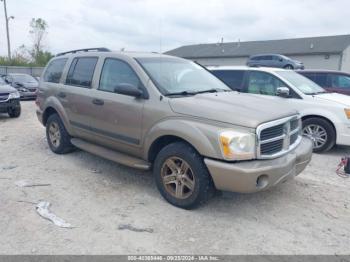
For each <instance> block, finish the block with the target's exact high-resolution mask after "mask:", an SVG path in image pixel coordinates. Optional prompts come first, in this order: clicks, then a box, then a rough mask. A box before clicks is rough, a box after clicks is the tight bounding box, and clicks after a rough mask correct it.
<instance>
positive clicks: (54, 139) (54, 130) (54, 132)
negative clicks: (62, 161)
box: [49, 122, 61, 148]
mask: <svg viewBox="0 0 350 262" xmlns="http://www.w3.org/2000/svg"><path fill="white" fill-rule="evenodd" d="M49 138H50V142H51V144H52V145H53V146H54V147H55V148H57V147H59V146H60V143H61V132H60V128H59V126H58V124H57V123H56V122H51V123H50V126H49Z"/></svg>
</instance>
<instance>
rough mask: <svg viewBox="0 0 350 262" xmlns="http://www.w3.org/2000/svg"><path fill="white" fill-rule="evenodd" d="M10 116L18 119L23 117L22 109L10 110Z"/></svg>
mask: <svg viewBox="0 0 350 262" xmlns="http://www.w3.org/2000/svg"><path fill="white" fill-rule="evenodd" d="M8 114H9V116H10V117H11V118H17V117H19V116H20V115H21V107H16V108H9V110H8Z"/></svg>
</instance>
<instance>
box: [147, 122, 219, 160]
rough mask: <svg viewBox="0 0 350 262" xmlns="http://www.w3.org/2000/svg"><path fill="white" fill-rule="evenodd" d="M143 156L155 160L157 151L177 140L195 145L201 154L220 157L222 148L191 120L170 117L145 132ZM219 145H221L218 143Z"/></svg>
mask: <svg viewBox="0 0 350 262" xmlns="http://www.w3.org/2000/svg"><path fill="white" fill-rule="evenodd" d="M145 138H146V140H145V142H144V152H143V158H144V159H145V160H147V161H149V162H151V163H152V162H153V160H154V159H155V157H156V155H157V153H158V152H159V151H160V150H161V149H162V148H163V147H164V146H166V145H168V144H170V143H174V142H177V141H181V142H184V143H186V144H188V145H190V146H191V147H193V148H194V149H195V150H196V151H197V152H198V153H199V154H200V155H202V156H206V157H212V158H220V157H221V155H220V154H221V151H220V148H219V147H218V148H215V147H214V146H213V144H212V142H211V140H212V139H211V138H209V136H208V134H207V133H206V131H205V130H203V129H202V128H201V127H199V126H197V125H196V124H194V123H193V122H191V121H186V120H176V119H169V120H165V121H162V122H161V123H158V124H156V125H155V126H153V127H152V129H151V130H149V132H147V133H146V134H145ZM218 146H219V145H218Z"/></svg>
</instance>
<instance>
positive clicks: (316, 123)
mask: <svg viewBox="0 0 350 262" xmlns="http://www.w3.org/2000/svg"><path fill="white" fill-rule="evenodd" d="M317 130H318V131H317ZM303 134H304V135H306V136H308V137H310V138H311V140H312V141H313V144H314V149H313V151H314V152H315V153H321V152H326V151H328V150H330V149H331V148H332V147H333V146H334V145H335V142H336V133H335V130H334V127H333V126H332V124H331V123H330V122H329V121H327V120H325V119H322V118H319V117H312V118H307V119H305V120H304V121H303ZM319 138H322V139H323V140H325V142H323V144H322V143H321V142H322V141H321V140H318V139H319ZM317 141H319V142H317Z"/></svg>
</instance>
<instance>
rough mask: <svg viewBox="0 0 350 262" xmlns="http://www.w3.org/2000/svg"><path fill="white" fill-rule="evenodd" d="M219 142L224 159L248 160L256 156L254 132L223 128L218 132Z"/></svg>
mask: <svg viewBox="0 0 350 262" xmlns="http://www.w3.org/2000/svg"><path fill="white" fill-rule="evenodd" d="M219 142H220V148H221V152H222V155H223V157H224V159H226V160H249V159H254V158H255V157H256V153H255V152H256V148H255V144H256V137H255V135H254V134H251V133H243V132H239V131H234V130H225V131H222V132H221V133H220V134H219Z"/></svg>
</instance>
